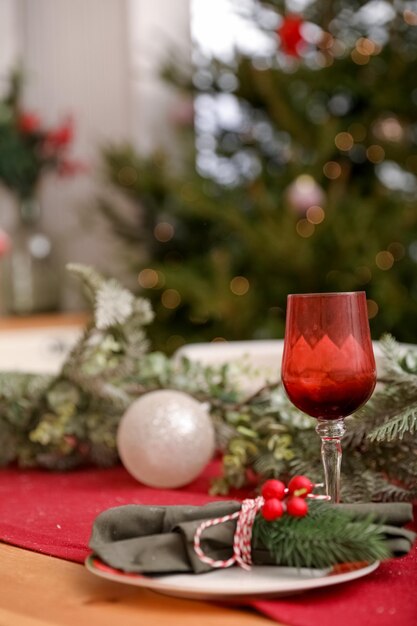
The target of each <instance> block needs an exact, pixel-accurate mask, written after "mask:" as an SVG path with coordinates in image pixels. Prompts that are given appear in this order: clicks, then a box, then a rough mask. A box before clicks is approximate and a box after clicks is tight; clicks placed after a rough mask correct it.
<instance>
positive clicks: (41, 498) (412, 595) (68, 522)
mask: <svg viewBox="0 0 417 626" xmlns="http://www.w3.org/2000/svg"><path fill="white" fill-rule="evenodd" d="M217 472H218V463H216V462H215V463H212V464H210V466H209V467H208V468H206V471H205V472H204V473H203V474H202V476H200V477H199V478H198V479H197V480H196V481H194V482H193V483H191V484H190V485H188V486H187V487H184V488H182V489H177V490H157V489H151V488H149V487H144V486H143V485H141V484H139V483H138V482H136V481H135V480H134V479H133V478H132V477H131V476H130V475H129V474H128V473H127V472H126V471H125V470H124V468H123V467H116V468H111V469H96V468H89V469H82V470H76V471H73V472H70V473H64V474H61V473H49V472H46V471H42V470H19V469H15V468H11V469H3V470H0V540H2V541H4V542H6V543H10V544H12V545H15V546H19V547H21V548H27V549H29V550H34V551H36V552H42V553H44V554H48V555H51V556H57V557H60V558H63V559H67V560H70V561H76V562H79V563H82V562H83V561H84V559H85V557H86V556H87V554H88V553H89V550H88V547H87V544H88V540H89V538H90V533H91V527H92V524H93V521H94V519H95V517H96V516H97V515H98V513H100V512H101V511H104V510H105V509H107V508H110V507H113V506H120V505H123V504H164V505H166V504H168V505H169V504H192V505H200V504H204V503H206V502H208V501H210V500H214V499H216V498H210V497H209V496H208V495H207V492H208V488H209V484H210V478H211V477H212V476H214V475H215V474H216V473H217ZM217 499H218V498H217ZM251 605H252V606H253V607H255V608H257V609H258V610H259V611H261V612H262V613H264V614H266V615H268V616H269V617H271V618H272V619H275V620H277V621H280V622H282V623H285V624H289V625H291V626H317V625H318V624H319V625H320V626H334V625H335V624H337V625H338V626H351V625H352V624H354V625H355V626H362V625H363V626H415V625H416V624H417V546H414V548H413V551H412V552H411V553H410V554H409V555H407V556H406V557H403V558H401V559H393V560H390V561H386V562H385V563H382V564H381V566H380V567H379V568H378V569H377V570H376V571H375V572H374V573H373V574H370V575H369V576H367V577H366V578H363V579H359V580H357V581H352V582H350V583H345V584H343V585H338V586H334V587H329V588H327V589H324V590H320V591H319V590H318V591H314V592H308V593H305V594H302V595H297V596H291V597H288V598H282V599H277V600H262V601H256V602H251Z"/></svg>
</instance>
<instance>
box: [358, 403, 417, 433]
mask: <svg viewBox="0 0 417 626" xmlns="http://www.w3.org/2000/svg"><path fill="white" fill-rule="evenodd" d="M416 432H417V402H416V403H415V404H413V405H411V406H408V407H406V409H404V410H400V412H399V413H397V414H396V415H394V416H393V417H390V418H389V419H388V420H387V421H386V422H385V423H384V424H381V425H380V426H376V427H375V428H374V429H373V430H371V432H370V433H369V435H368V437H369V439H370V440H371V441H393V440H394V439H402V438H403V437H404V435H405V434H406V433H411V434H414V433H416Z"/></svg>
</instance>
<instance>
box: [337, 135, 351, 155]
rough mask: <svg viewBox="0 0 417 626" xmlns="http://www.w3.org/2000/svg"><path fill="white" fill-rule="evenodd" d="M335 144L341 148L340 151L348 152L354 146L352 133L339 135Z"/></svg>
mask: <svg viewBox="0 0 417 626" xmlns="http://www.w3.org/2000/svg"><path fill="white" fill-rule="evenodd" d="M334 142H335V144H336V147H337V148H339V150H343V151H344V152H347V151H348V150H350V149H351V148H352V146H353V137H352V135H351V134H350V133H346V132H342V133H338V134H337V135H336V137H335V139H334Z"/></svg>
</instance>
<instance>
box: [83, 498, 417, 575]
mask: <svg viewBox="0 0 417 626" xmlns="http://www.w3.org/2000/svg"><path fill="white" fill-rule="evenodd" d="M240 506H241V504H240V503H239V502H235V501H224V502H212V503H210V504H207V505H205V506H144V505H135V504H131V505H126V506H120V507H116V508H113V509H109V510H107V511H104V512H103V513H101V514H100V515H99V516H98V517H97V519H96V520H95V522H94V526H93V532H92V537H91V539H90V544H89V545H90V548H91V549H92V550H93V552H94V554H95V555H97V556H98V557H99V558H100V559H101V560H102V561H104V562H105V563H107V564H108V565H110V566H111V567H114V568H116V569H120V570H123V571H125V572H138V573H145V574H162V573H170V572H183V573H192V572H194V573H196V574H198V573H202V572H207V571H209V570H210V569H211V567H210V565H207V564H205V563H203V562H202V561H200V559H199V558H198V556H197V554H196V553H195V551H194V535H195V532H196V530H197V528H198V527H199V526H200V524H201V523H202V521H203V520H207V519H214V518H217V517H223V516H224V515H229V514H231V513H235V512H236V511H239V510H240ZM335 506H338V507H341V508H343V509H344V510H349V511H351V512H352V516H353V518H354V519H355V518H356V519H359V518H361V517H366V516H368V515H369V514H372V515H373V517H374V519H373V521H374V522H375V523H383V524H384V526H383V531H384V537H385V539H386V541H387V543H388V546H389V549H390V551H391V553H392V554H393V555H395V556H402V555H404V554H406V553H407V552H408V551H409V550H410V548H411V545H412V543H413V541H414V538H415V535H414V533H413V532H411V531H409V530H406V529H404V528H401V526H403V525H404V524H406V523H407V522H410V521H411V520H412V507H411V505H410V504H406V503H386V504H385V503H383V504H356V505H347V504H344V505H335ZM235 530H236V520H230V521H227V522H224V523H222V524H218V525H216V526H210V527H209V528H207V529H206V530H205V531H204V533H203V535H202V538H201V547H202V549H203V551H204V553H205V554H206V555H207V556H209V557H211V558H214V559H216V560H217V559H221V560H223V559H228V558H230V557H231V556H232V553H233V549H232V546H233V536H234V533H235ZM256 544H257V545H255V544H254V542H253V545H252V560H253V563H254V564H257V565H274V564H275V561H274V558H273V556H272V555H271V554H270V553H269V551H267V550H266V549H265V548H264V547H263V546H262V545H261V544H260V543H259V542H256Z"/></svg>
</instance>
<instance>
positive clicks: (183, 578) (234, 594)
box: [85, 556, 379, 601]
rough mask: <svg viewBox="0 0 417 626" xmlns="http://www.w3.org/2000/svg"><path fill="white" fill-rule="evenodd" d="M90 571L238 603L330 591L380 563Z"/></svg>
mask: <svg viewBox="0 0 417 626" xmlns="http://www.w3.org/2000/svg"><path fill="white" fill-rule="evenodd" d="M85 564H86V567H87V569H88V570H89V571H90V572H92V573H93V574H96V575H97V576H101V577H103V578H107V579H108V580H113V581H115V582H118V583H125V584H128V585H136V586H137V587H146V588H147V589H152V590H153V591H158V592H159V593H164V594H166V595H171V596H177V597H179V598H190V599H194V600H222V601H224V600H238V599H242V598H245V599H247V598H268V597H269V598H273V597H276V596H281V595H291V594H294V593H300V592H303V591H308V590H310V589H318V588H320V587H328V586H330V585H337V584H339V583H343V582H347V581H349V580H354V579H355V578H361V577H362V576H366V575H367V574H370V573H371V572H373V571H374V570H376V568H377V567H378V565H379V562H378V561H377V562H375V563H371V564H370V565H369V564H358V563H356V564H350V565H343V566H342V568H343V569H344V570H345V571H341V572H340V571H339V573H338V570H340V567H339V568H336V569H335V570H332V569H329V570H309V569H295V568H290V567H271V566H255V567H252V570H251V571H250V572H247V571H244V570H243V569H241V568H240V567H231V568H228V569H217V570H213V571H212V572H208V573H207V574H199V575H195V574H168V575H165V576H144V575H142V574H127V573H125V572H121V571H120V570H116V569H113V568H111V567H109V566H108V565H106V564H104V563H103V562H102V561H100V560H99V559H98V558H96V557H94V556H89V557H88V558H87V560H86V562H85Z"/></svg>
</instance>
